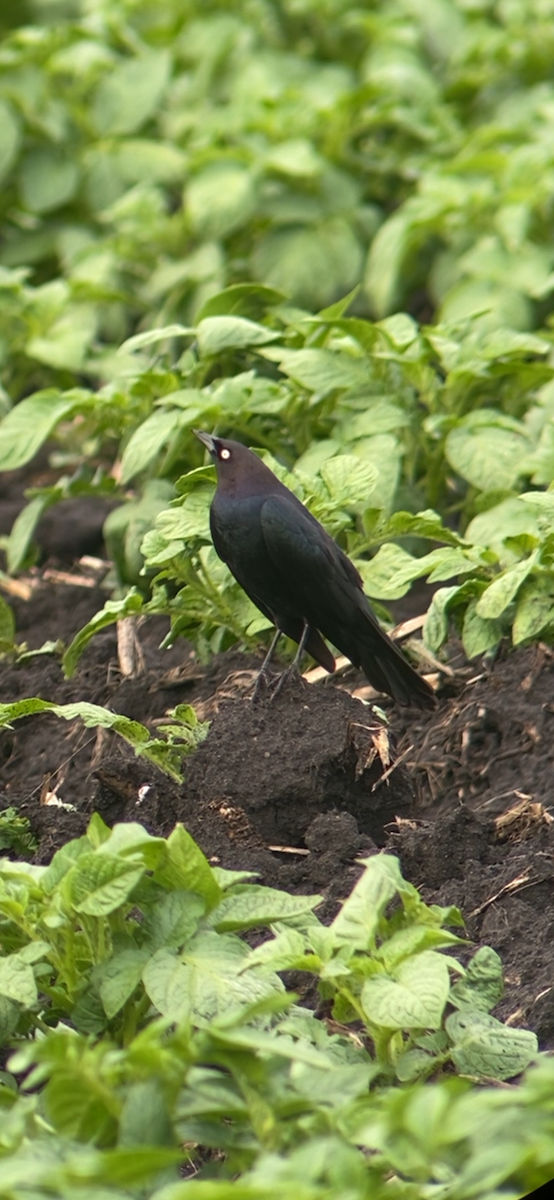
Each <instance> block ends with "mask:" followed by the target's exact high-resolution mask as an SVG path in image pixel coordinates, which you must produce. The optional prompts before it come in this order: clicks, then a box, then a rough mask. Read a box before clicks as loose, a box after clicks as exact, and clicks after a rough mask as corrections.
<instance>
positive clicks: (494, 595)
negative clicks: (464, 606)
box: [476, 554, 536, 618]
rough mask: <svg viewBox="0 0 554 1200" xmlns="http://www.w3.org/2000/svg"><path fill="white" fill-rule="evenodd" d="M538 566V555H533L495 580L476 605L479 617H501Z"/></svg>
mask: <svg viewBox="0 0 554 1200" xmlns="http://www.w3.org/2000/svg"><path fill="white" fill-rule="evenodd" d="M535 564H536V555H534V554H532V555H530V557H529V558H527V559H524V561H523V562H520V563H516V565H515V566H514V567H509V568H508V570H507V571H503V572H502V574H501V575H499V576H498V578H497V579H494V580H493V582H492V583H490V584H489V586H488V588H486V590H485V591H484V592H483V595H482V596H480V597H479V600H478V601H477V605H476V613H477V615H478V616H479V617H488V618H494V617H500V616H501V615H502V613H503V612H504V611H505V609H506V608H508V605H509V604H511V603H512V600H513V599H514V596H516V595H517V593H518V591H519V589H520V587H521V585H522V583H523V581H524V579H526V578H527V576H528V574H529V572H530V571H532V570H533V567H534V566H535Z"/></svg>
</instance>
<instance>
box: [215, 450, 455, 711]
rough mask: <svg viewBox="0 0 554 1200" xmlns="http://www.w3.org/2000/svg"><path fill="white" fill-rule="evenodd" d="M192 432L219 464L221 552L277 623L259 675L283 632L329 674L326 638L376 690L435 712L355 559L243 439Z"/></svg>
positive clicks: (217, 526)
mask: <svg viewBox="0 0 554 1200" xmlns="http://www.w3.org/2000/svg"><path fill="white" fill-rule="evenodd" d="M194 432H195V433H196V436H197V437H198V438H199V439H200V441H201V442H202V443H203V444H204V446H206V448H207V449H208V450H209V452H210V454H211V456H212V458H213V460H214V462H215V466H216V470H217V490H216V492H215V495H214V498H213V500H212V505H211V509H210V528H211V533H212V538H213V543H214V546H215V549H216V551H217V554H218V555H219V557H220V558H221V559H223V562H224V563H226V564H227V566H228V567H229V570H230V571H231V574H232V575H234V577H235V579H236V580H237V582H238V583H240V586H241V587H242V589H243V590H244V591H245V592H246V595H247V596H249V597H250V599H251V600H252V601H253V603H254V604H255V605H256V607H257V608H259V609H260V612H262V613H263V614H264V616H266V617H267V618H268V620H270V621H271V622H272V623H273V624H274V625H275V626H276V630H277V632H276V634H275V637H274V639H273V642H272V644H271V647H270V650H269V653H268V655H267V657H266V659H265V662H264V664H263V667H262V672H264V670H265V668H266V667H267V664H268V662H269V660H270V658H271V655H272V653H273V651H274V649H275V646H276V644H277V641H278V639H279V637H280V635H281V634H282V633H284V634H286V636H287V637H289V638H292V640H293V641H294V642H297V643H298V653H297V655H296V658H295V664H298V662H299V660H300V658H301V656H302V654H303V652H304V651H307V652H308V654H311V656H312V658H315V660H316V662H318V663H320V665H321V666H322V667H324V668H325V670H326V671H330V672H332V671H334V669H335V659H334V657H333V655H332V653H331V651H330V649H329V647H328V646H327V645H326V643H325V642H324V641H323V638H324V637H325V638H328V640H329V641H330V642H332V644H333V646H336V647H337V649H338V650H340V651H341V653H342V654H344V655H346V657H347V658H349V659H350V662H351V663H353V664H354V666H355V667H361V668H362V670H363V671H364V673H365V675H366V676H367V678H368V680H369V682H370V683H371V684H373V686H374V687H375V688H377V689H378V690H379V691H380V692H386V693H387V694H388V695H389V696H392V697H393V699H394V700H396V701H398V703H399V704H415V705H418V706H419V707H420V708H433V707H434V705H435V703H436V701H435V695H434V692H433V690H432V688H430V687H429V685H428V684H427V683H426V681H425V680H424V679H422V678H421V676H420V675H418V674H417V672H416V671H414V669H413V667H411V666H410V664H409V662H408V661H407V659H405V658H404V655H403V654H402V653H401V651H400V650H399V649H398V648H397V647H396V646H395V645H394V642H392V641H391V639H390V638H389V637H388V636H387V634H386V633H385V632H384V631H383V630H382V629H381V627H380V625H379V623H378V621H377V619H376V617H375V616H374V614H373V612H372V611H371V608H370V606H369V602H368V599H367V596H365V595H364V592H363V583H362V579H361V577H360V575H359V574H358V571H357V570H356V568H355V566H354V564H353V563H351V562H350V559H349V558H347V557H346V554H343V552H342V550H341V549H340V547H339V546H337V543H336V542H335V541H333V538H332V537H330V536H329V534H328V533H327V532H326V530H325V529H324V528H323V526H322V525H320V524H319V521H316V519H315V517H313V516H312V514H311V513H310V512H309V510H308V509H307V508H306V507H305V506H304V505H303V504H302V503H301V501H300V500H298V499H297V497H296V496H295V495H294V494H293V493H292V492H291V491H289V489H288V488H287V487H285V485H284V484H283V483H281V482H280V480H279V479H277V476H276V475H274V474H273V471H270V470H269V468H268V467H266V466H265V465H264V463H263V462H262V461H261V459H260V458H258V457H257V455H256V454H253V452H252V451H251V450H248V449H247V447H246V446H243V445H242V443H241V442H235V441H231V440H229V439H227V438H218V437H213V436H212V435H211V434H209V433H204V432H202V431H201V430H195V431H194ZM322 635H323V636H322Z"/></svg>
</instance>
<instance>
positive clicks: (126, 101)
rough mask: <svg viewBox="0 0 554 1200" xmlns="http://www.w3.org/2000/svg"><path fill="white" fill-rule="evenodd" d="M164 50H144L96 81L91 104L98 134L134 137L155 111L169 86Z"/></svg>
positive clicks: (166, 58)
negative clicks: (130, 135)
mask: <svg viewBox="0 0 554 1200" xmlns="http://www.w3.org/2000/svg"><path fill="white" fill-rule="evenodd" d="M170 71H171V57H170V53H169V51H168V50H147V51H143V52H142V53H140V54H138V55H136V57H134V58H129V59H127V60H123V61H121V62H120V63H118V64H117V66H115V67H113V68H112V69H111V70H110V71H109V72H107V73H106V75H105V76H104V78H103V79H102V80H101V81H100V83H99V85H98V88H97V90H96V94H95V96H94V99H93V103H92V119H93V121H94V124H95V126H96V129H97V131H98V133H99V134H101V135H106V134H108V135H109V136H110V137H113V136H114V135H115V134H119V133H134V132H135V131H136V130H137V129H140V128H141V126H142V125H144V123H145V122H146V121H147V120H148V119H149V117H151V116H152V115H153V114H154V113H155V112H156V110H157V108H158V105H159V104H160V102H161V99H162V96H163V94H164V92H165V90H166V87H167V85H168V83H169V77H170Z"/></svg>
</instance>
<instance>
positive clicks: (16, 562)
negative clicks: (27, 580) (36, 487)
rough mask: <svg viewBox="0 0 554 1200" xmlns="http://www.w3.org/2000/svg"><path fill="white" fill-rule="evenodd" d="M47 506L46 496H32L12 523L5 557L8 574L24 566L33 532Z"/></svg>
mask: <svg viewBox="0 0 554 1200" xmlns="http://www.w3.org/2000/svg"><path fill="white" fill-rule="evenodd" d="M48 507H49V498H48V496H34V497H33V499H32V500H29V503H28V504H26V505H25V508H22V509H21V512H20V513H18V515H17V517H16V518H15V521H14V523H13V525H12V529H11V533H10V536H9V539H8V545H7V551H6V558H7V563H8V570H9V572H10V574H12V575H15V574H16V573H17V572H18V571H21V570H22V568H23V567H24V566H25V560H26V558H27V554H28V552H29V547H30V545H31V542H32V540H33V534H34V532H35V529H36V527H37V525H38V522H39V521H40V518H41V517H42V514H43V512H44V511H45V510H46V509H47V508H48Z"/></svg>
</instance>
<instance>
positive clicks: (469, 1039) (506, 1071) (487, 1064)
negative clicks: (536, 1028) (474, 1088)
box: [446, 1009, 538, 1079]
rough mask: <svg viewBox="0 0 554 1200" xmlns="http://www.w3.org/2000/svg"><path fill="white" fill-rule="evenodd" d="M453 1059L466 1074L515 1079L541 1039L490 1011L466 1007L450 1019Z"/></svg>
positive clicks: (448, 1020) (535, 1054) (448, 1021)
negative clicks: (506, 1023)
mask: <svg viewBox="0 0 554 1200" xmlns="http://www.w3.org/2000/svg"><path fill="white" fill-rule="evenodd" d="M446 1032H447V1034H448V1037H449V1038H450V1041H451V1043H452V1050H451V1054H452V1061H453V1062H454V1063H455V1065H456V1067H457V1068H458V1070H459V1071H461V1072H463V1074H465V1075H476V1076H478V1077H479V1076H484V1077H489V1078H491V1079H513V1077H514V1075H519V1073H520V1072H521V1071H524V1070H525V1068H526V1067H528V1066H529V1064H530V1063H531V1062H533V1059H535V1058H536V1056H537V1052H538V1041H537V1038H536V1036H535V1034H534V1033H531V1032H530V1031H529V1030H527V1029H511V1028H509V1027H508V1026H507V1025H502V1023H501V1022H500V1021H497V1020H495V1018H494V1017H491V1016H489V1015H488V1014H487V1013H483V1012H474V1011H471V1010H466V1009H463V1010H462V1011H461V1012H455V1013H452V1015H451V1016H450V1017H448V1019H447V1021H446Z"/></svg>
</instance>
